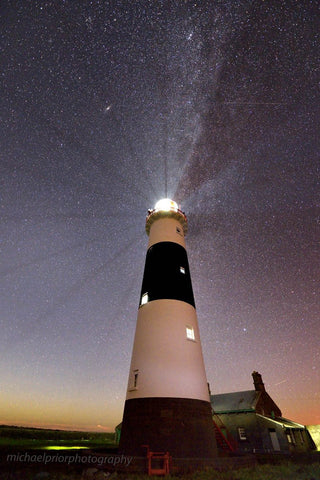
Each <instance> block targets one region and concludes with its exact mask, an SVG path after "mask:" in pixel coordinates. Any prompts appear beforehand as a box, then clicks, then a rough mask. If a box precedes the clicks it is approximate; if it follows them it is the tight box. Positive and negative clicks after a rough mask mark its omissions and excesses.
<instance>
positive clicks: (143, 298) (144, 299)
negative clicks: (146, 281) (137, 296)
mask: <svg viewBox="0 0 320 480" xmlns="http://www.w3.org/2000/svg"><path fill="white" fill-rule="evenodd" d="M148 300H149V298H148V292H147V293H144V294H143V295H142V297H141V304H140V305H145V304H146V303H148Z"/></svg>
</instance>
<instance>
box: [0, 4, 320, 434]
mask: <svg viewBox="0 0 320 480" xmlns="http://www.w3.org/2000/svg"><path fill="white" fill-rule="evenodd" d="M0 15H1V20H0V21H1V31H2V39H1V58H2V59H1V76H0V82H1V83H0V91H1V95H0V101H1V108H0V115H1V122H0V141H1V160H0V169H1V175H0V181H1V187H0V216H1V235H0V242H1V243H0V250H1V262H0V288H1V290H0V292H1V293H0V296H1V300H0V313H1V316H0V325H1V336H0V351H1V358H0V364H1V366H0V372H1V373H0V388H1V398H0V423H7V424H17V425H36V426H46V427H58V428H66V429H71V428H73V429H83V430H85V429H88V430H110V431H112V430H113V428H114V426H115V425H116V424H117V423H119V422H120V421H121V419H122V411H123V405H124V400H125V393H126V386H127V378H128V373H129V365H130V359H131V351H132V344H133V336H134V330H135V323H136V317H137V309H138V302H139V294H140V288H141V282H142V275H143V269H144V261H145V254H146V248H147V242H148V238H147V235H146V234H145V230H144V229H145V217H146V214H147V210H148V208H153V206H154V205H155V203H156V201H157V200H159V199H160V198H162V197H165V196H168V197H171V198H173V199H174V200H175V201H177V202H178V203H179V205H181V209H182V210H183V211H184V212H185V213H186V215H187V217H188V221H189V231H188V234H187V238H186V242H187V251H188V256H189V263H190V270H191V278H192V282H193V289H194V295H195V301H196V307H197V313H198V320H199V326H200V333H201V338H202V348H203V354H204V359H205V365H206V372H207V377H208V381H209V382H210V387H211V391H212V393H217V394H218V393H224V392H231V391H239V390H250V389H253V383H252V378H251V373H252V371H253V370H258V371H259V372H260V373H261V374H262V377H263V380H264V383H265V386H266V388H267V391H268V392H269V394H270V395H271V397H272V398H273V399H274V400H275V402H276V403H277V404H278V406H279V407H280V409H281V410H282V414H283V416H284V417H287V418H290V419H292V420H295V421H297V422H299V423H303V424H317V423H320V408H319V404H320V398H319V396H320V356H319V337H320V323H319V310H320V309H319V305H320V303H319V293H320V289H319V273H320V271H319V270H320V267H319V253H320V252H319V228H320V212H319V205H320V195H319V192H320V189H319V173H320V162H319V146H320V145H319V144H320V141H319V113H320V102H319V24H318V20H319V16H320V6H319V2H318V1H311V0H309V1H307V0H299V1H283V0H282V1H279V0H268V1H259V2H257V1H253V0H248V1H245V0H243V1H241V0H237V1H231V0H229V1H228V0H224V1H221V0H220V1H219V0H217V1H212V0H210V1H209V0H207V1H206V0H203V1H202V0H201V1H200V0H199V1H184V0H171V1H168V0H159V1H153V0H138V1H134V2H132V1H129V0H124V1H120V0H114V1H109V0H105V1H102V0H95V1H88V0H83V1H81V2H74V1H72V0H52V1H45V0H43V1H40V0H33V1H32V2H26V1H24V0H21V1H19V0H4V1H2V2H1V7H0Z"/></svg>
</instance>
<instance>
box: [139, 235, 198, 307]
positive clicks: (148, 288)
mask: <svg viewBox="0 0 320 480" xmlns="http://www.w3.org/2000/svg"><path fill="white" fill-rule="evenodd" d="M146 295H147V301H148V302H151V301H152V300H161V299H173V300H181V301H182V302H186V303H189V304H190V305H192V306H193V307H195V303H194V297H193V291H192V284H191V278H190V271H189V263H188V257H187V252H186V250H185V248H184V247H182V246H181V245H179V244H178V243H174V242H159V243H156V244H154V245H152V246H151V247H150V248H149V249H148V251H147V257H146V264H145V268H144V274H143V282H142V289H141V297H140V305H141V304H143V303H144V300H143V298H146V297H145V296H146Z"/></svg>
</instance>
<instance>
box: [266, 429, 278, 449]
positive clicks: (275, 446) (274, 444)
mask: <svg viewBox="0 0 320 480" xmlns="http://www.w3.org/2000/svg"><path fill="white" fill-rule="evenodd" d="M269 433H270V438H271V443H272V447H273V450H276V451H280V445H279V440H278V437H277V432H276V431H275V430H274V431H272V430H271V429H269Z"/></svg>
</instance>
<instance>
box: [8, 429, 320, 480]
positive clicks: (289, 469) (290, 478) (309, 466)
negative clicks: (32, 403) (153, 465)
mask: <svg viewBox="0 0 320 480" xmlns="http://www.w3.org/2000/svg"><path fill="white" fill-rule="evenodd" d="M116 447H117V445H116V443H115V442H114V435H113V434H112V433H95V432H69V431H63V430H46V429H33V428H20V427H9V426H0V453H1V452H2V455H1V457H2V458H1V465H0V480H103V479H107V478H109V479H110V480H113V479H118V480H150V479H152V478H154V479H159V478H161V477H149V476H147V475H140V474H139V475H138V474H132V473H130V471H129V469H128V471H127V472H126V468H124V469H123V468H122V471H121V472H122V473H119V472H118V473H117V472H116V467H113V469H112V467H111V469H110V468H109V472H106V471H103V470H98V469H96V470H95V471H94V470H92V468H91V474H90V476H89V473H88V472H89V471H90V466H89V465H87V466H85V465H83V464H81V463H80V464H78V465H77V467H75V466H74V465H75V464H74V465H69V464H68V465H69V466H68V465H67V463H65V464H64V465H59V464H58V463H56V464H53V463H51V464H44V463H43V462H42V464H36V463H35V462H33V463H32V462H30V464H26V463H24V464H22V463H19V462H18V461H12V462H9V461H8V460H7V454H8V452H10V453H14V452H24V451H27V452H28V454H29V455H32V452H36V451H38V452H39V451H43V452H45V451H46V450H53V451H54V450H57V451H58V452H59V450H65V451H64V452H61V454H63V455H65V462H67V460H68V458H69V457H67V455H68V453H66V451H67V450H68V449H74V452H73V453H71V452H72V450H71V451H70V454H71V455H74V456H75V455H76V453H75V452H77V449H79V451H81V449H84V448H87V449H90V450H92V451H93V452H94V453H93V454H94V455H95V454H97V455H98V454H99V452H102V453H103V452H108V451H110V452H112V450H113V451H115V452H116ZM90 450H88V453H89V454H90ZM83 451H84V452H85V450H83ZM79 453H80V452H79ZM47 454H48V455H49V454H51V455H55V454H56V452H48V453H45V455H47ZM70 454H69V455H70ZM42 455H43V454H42ZM85 455H88V454H87V453H86V454H85ZM111 455H112V454H111ZM114 455H117V454H116V453H115V454H114ZM258 461H259V460H258ZM260 462H261V463H262V462H264V464H259V463H258V464H257V465H256V466H252V467H250V468H237V469H233V470H224V471H217V470H214V469H208V470H206V471H200V472H194V473H192V474H191V473H190V474H183V475H179V476H167V477H165V478H166V479H168V480H178V479H179V480H320V453H319V456H318V454H317V453H316V454H314V455H312V456H311V455H310V456H308V455H307V456H302V455H300V456H297V457H296V459H294V460H292V459H291V460H288V458H285V457H276V456H271V457H265V458H264V459H262V458H261V459H260ZM267 462H268V463H267ZM271 463H277V464H271ZM92 467H93V468H94V467H95V465H92Z"/></svg>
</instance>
